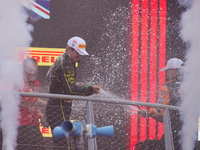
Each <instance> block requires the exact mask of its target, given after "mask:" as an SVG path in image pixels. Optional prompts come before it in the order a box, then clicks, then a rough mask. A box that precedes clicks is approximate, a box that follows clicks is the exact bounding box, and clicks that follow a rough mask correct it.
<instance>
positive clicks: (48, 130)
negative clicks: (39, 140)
mask: <svg viewBox="0 0 200 150" xmlns="http://www.w3.org/2000/svg"><path fill="white" fill-rule="evenodd" d="M39 121H40V120H39ZM70 121H71V122H74V120H70ZM39 128H40V132H41V133H42V136H43V137H52V136H53V135H52V131H51V128H50V127H48V128H47V127H44V126H42V125H41V124H40V125H39Z"/></svg>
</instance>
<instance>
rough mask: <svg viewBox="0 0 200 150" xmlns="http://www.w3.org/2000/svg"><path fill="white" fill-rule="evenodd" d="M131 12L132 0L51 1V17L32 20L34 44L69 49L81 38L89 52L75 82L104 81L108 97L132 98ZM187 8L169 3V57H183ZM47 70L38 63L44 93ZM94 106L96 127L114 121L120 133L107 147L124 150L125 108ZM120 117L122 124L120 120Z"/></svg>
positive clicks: (75, 115)
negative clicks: (71, 41) (181, 23)
mask: <svg viewBox="0 0 200 150" xmlns="http://www.w3.org/2000/svg"><path fill="white" fill-rule="evenodd" d="M130 10H131V0H71V1H69V0H51V1H50V19H49V20H45V19H39V20H38V21H33V20H31V19H29V23H31V24H32V25H33V26H34V32H32V37H33V41H32V43H31V47H47V48H48V47H49V48H65V47H66V43H67V40H68V39H69V38H71V37H73V36H80V37H82V38H83V39H85V40H86V43H87V46H86V49H87V52H88V53H89V54H90V56H83V58H82V60H81V62H80V64H79V70H78V76H77V80H78V81H85V82H88V83H94V84H97V85H100V86H101V87H102V89H103V90H104V91H105V93H106V94H107V95H106V96H111V95H112V97H114V98H126V99H129V98H130V94H131V92H130V81H129V78H128V76H129V75H130V70H129V67H128V66H129V64H128V63H129V62H130V59H131V32H130V31H131V23H130V21H131V11H130ZM184 10H185V8H184V7H182V6H180V5H179V4H178V3H177V1H176V0H168V1H167V28H166V29H167V33H166V61H167V60H168V59H170V58H172V57H177V58H181V59H182V60H184V59H185V53H186V45H185V44H184V42H183V41H182V40H181V39H180V37H179V30H180V27H179V20H180V16H181V13H182V12H183V11H184ZM48 68H49V67H41V66H40V67H39V70H38V71H39V72H38V80H39V81H40V82H41V84H42V92H48V90H47V86H46V85H45V80H44V79H45V75H46V72H47V70H48ZM101 96H104V95H101ZM99 108H101V109H99ZM94 110H95V122H96V124H98V126H105V125H111V124H113V125H114V128H115V130H116V131H115V133H116V132H117V134H115V137H114V139H107V138H103V140H102V141H103V143H104V146H105V145H110V147H112V145H115V146H116V145H117V146H118V147H119V148H121V149H125V147H126V146H125V142H122V141H125V138H126V137H125V130H124V129H121V128H124V127H125V126H127V125H126V124H128V123H129V122H125V120H126V117H125V116H124V114H126V112H125V111H124V107H123V106H119V105H116V106H115V105H114V106H113V105H108V104H106V105H105V104H102V103H101V104H95V103H94ZM105 110H108V111H105ZM83 111H84V110H83ZM115 112H116V113H115ZM77 115H78V114H76V113H74V114H73V115H72V116H73V117H75V118H76V117H77ZM82 115H85V113H84V112H83V114H82ZM77 118H78V117H77ZM120 120H122V121H123V123H124V124H123V125H122V124H119V122H120ZM116 136H118V137H116ZM100 141H101V140H100ZM102 141H101V143H102ZM111 143H112V144H111ZM108 149H110V148H108Z"/></svg>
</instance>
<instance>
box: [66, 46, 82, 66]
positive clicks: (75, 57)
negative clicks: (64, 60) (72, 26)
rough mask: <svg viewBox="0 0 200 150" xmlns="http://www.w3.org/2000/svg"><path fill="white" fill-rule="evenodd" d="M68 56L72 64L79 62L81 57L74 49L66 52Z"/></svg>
mask: <svg viewBox="0 0 200 150" xmlns="http://www.w3.org/2000/svg"><path fill="white" fill-rule="evenodd" d="M68 56H69V58H70V59H71V61H73V62H77V61H79V60H80V59H81V57H82V56H81V55H80V54H79V53H78V52H77V51H76V50H75V49H73V48H71V47H70V49H69V50H68Z"/></svg>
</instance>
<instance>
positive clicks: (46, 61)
mask: <svg viewBox="0 0 200 150" xmlns="http://www.w3.org/2000/svg"><path fill="white" fill-rule="evenodd" d="M64 51H65V48H40V47H30V48H27V49H25V48H17V53H18V60H19V61H20V62H22V61H23V60H24V59H25V58H28V57H33V58H34V59H35V60H36V61H37V62H38V65H39V66H51V65H52V64H53V63H54V62H55V60H56V58H57V57H58V56H60V55H61V54H62V53H63V52H64Z"/></svg>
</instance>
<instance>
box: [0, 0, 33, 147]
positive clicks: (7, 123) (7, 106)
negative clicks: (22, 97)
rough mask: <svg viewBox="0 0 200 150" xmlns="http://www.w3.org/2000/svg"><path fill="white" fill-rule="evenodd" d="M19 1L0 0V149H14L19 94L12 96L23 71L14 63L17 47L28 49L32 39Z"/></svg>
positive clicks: (21, 82) (21, 80) (20, 80)
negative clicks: (1, 134) (0, 133)
mask: <svg viewBox="0 0 200 150" xmlns="http://www.w3.org/2000/svg"><path fill="white" fill-rule="evenodd" d="M21 2H22V1H21V0H0V34H1V36H0V86H1V90H5V91H6V92H4V93H3V94H2V93H1V96H2V100H1V128H2V131H3V150H14V149H15V147H16V145H17V142H16V139H17V128H18V117H19V108H18V105H19V102H20V101H19V95H15V94H12V92H13V91H15V90H16V87H17V86H19V85H22V84H23V76H22V68H21V66H20V64H19V63H18V62H17V60H16V58H15V57H16V47H29V44H30V42H31V40H32V38H31V35H30V31H31V30H32V26H30V25H27V23H26V20H27V15H26V12H25V10H24V8H23V6H22V4H21Z"/></svg>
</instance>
